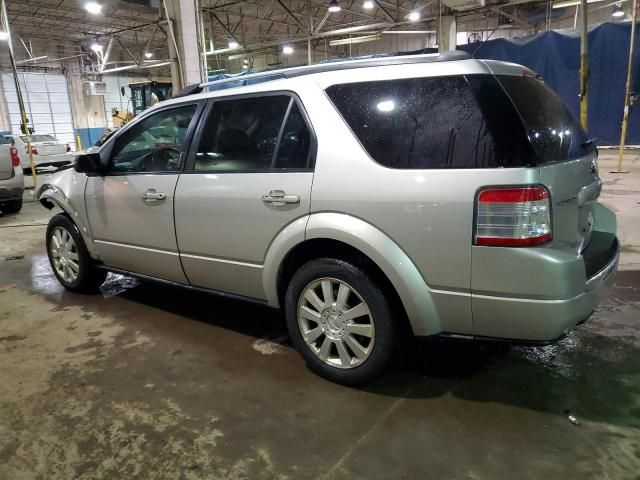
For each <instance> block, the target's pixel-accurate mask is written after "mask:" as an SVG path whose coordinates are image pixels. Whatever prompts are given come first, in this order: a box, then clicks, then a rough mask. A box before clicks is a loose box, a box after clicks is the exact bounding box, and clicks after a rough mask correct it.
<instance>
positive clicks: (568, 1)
mask: <svg viewBox="0 0 640 480" xmlns="http://www.w3.org/2000/svg"><path fill="white" fill-rule="evenodd" d="M598 2H604V0H587V3H598ZM576 5H580V0H564V1H562V2H555V3H554V4H553V5H552V6H551V8H565V7H575V6H576Z"/></svg>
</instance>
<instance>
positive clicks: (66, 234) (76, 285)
mask: <svg viewBox="0 0 640 480" xmlns="http://www.w3.org/2000/svg"><path fill="white" fill-rule="evenodd" d="M69 239H70V240H71V242H69ZM46 246H47V256H48V257H49V263H50V264H51V269H52V270H53V273H54V274H55V276H56V278H57V279H58V281H59V282H60V283H61V284H62V286H63V287H64V288H66V289H67V290H69V291H71V292H76V293H97V292H98V291H99V287H100V285H102V284H103V283H104V280H105V278H106V277H107V272H106V271H104V270H99V269H98V268H96V266H95V263H94V261H93V260H92V258H91V257H90V256H89V252H88V251H87V247H86V245H85V243H84V240H83V239H82V236H81V235H80V232H79V231H78V228H77V227H76V226H75V224H74V223H73V222H72V221H71V220H69V217H67V216H66V215H64V214H61V213H59V214H58V215H54V216H53V217H52V218H51V220H49V225H48V226H47V234H46Z"/></svg>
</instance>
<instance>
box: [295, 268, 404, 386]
mask: <svg viewBox="0 0 640 480" xmlns="http://www.w3.org/2000/svg"><path fill="white" fill-rule="evenodd" d="M285 314H286V320H287V328H288V330H289V335H290V336H291V340H292V342H293V344H294V346H295V347H296V349H297V350H298V351H299V352H300V354H301V355H302V357H303V358H304V359H305V361H306V363H307V366H308V367H309V368H310V369H311V370H312V371H313V372H315V373H317V374H318V375H320V376H321V377H324V378H326V379H328V380H331V381H332V382H336V383H340V384H342V385H350V386H356V385H362V384H365V383H368V382H371V381H372V380H374V379H376V378H377V377H379V376H380V375H382V373H384V371H385V370H386V368H387V366H388V365H389V363H390V361H391V356H392V353H393V350H394V340H395V330H396V329H395V326H394V323H393V319H392V315H391V308H390V306H389V303H388V301H387V299H386V298H385V296H384V294H383V293H382V291H381V290H380V288H379V287H378V285H377V284H376V283H375V282H374V281H373V280H372V279H371V277H370V276H369V275H367V273H366V271H364V270H363V269H361V268H360V267H358V266H356V265H353V264H351V263H349V262H346V261H343V260H338V259H334V258H320V259H316V260H311V261H309V262H307V263H305V264H304V265H303V266H302V267H300V269H299V270H298V271H297V272H296V273H295V274H294V275H293V277H292V279H291V281H290V283H289V286H288V288H287V292H286V294H285Z"/></svg>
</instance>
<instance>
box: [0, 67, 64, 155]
mask: <svg viewBox="0 0 640 480" xmlns="http://www.w3.org/2000/svg"><path fill="white" fill-rule="evenodd" d="M18 79H19V81H20V89H21V90H22V96H23V98H24V102H25V109H26V111H27V118H28V119H29V125H30V126H31V127H33V128H34V129H35V132H36V133H40V134H51V135H53V136H55V137H56V138H58V139H59V140H60V141H61V142H64V143H68V144H69V145H70V146H71V147H72V148H74V147H75V141H74V139H75V135H74V131H73V119H72V116H71V103H70V101H69V91H68V90H67V79H66V78H65V76H64V75H62V74H52V73H19V74H18ZM2 87H3V89H4V95H5V98H6V101H7V108H8V110H9V117H10V120H11V127H12V131H13V133H19V132H20V123H21V120H20V109H19V107H18V97H17V96H16V87H15V84H14V81H13V75H12V74H10V73H2Z"/></svg>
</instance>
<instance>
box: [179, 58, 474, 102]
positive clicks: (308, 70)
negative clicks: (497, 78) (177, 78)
mask: <svg viewBox="0 0 640 480" xmlns="http://www.w3.org/2000/svg"><path fill="white" fill-rule="evenodd" d="M470 58H472V57H471V55H469V54H468V53H467V52H463V51H459V50H456V51H451V52H443V53H428V54H420V55H396V56H392V57H381V58H366V59H362V60H346V61H342V62H331V63H319V64H316V65H304V66H300V67H287V68H282V69H279V70H267V71H264V72H258V73H250V74H248V75H242V76H241V77H233V78H224V79H221V80H214V81H211V82H204V83H201V84H199V85H190V86H188V87H186V88H184V89H183V90H181V91H179V92H178V93H177V94H175V95H174V96H173V98H176V97H184V96H186V95H192V94H195V93H201V92H202V91H203V90H204V89H205V88H207V87H214V88H213V89H217V88H215V87H220V88H232V87H234V86H245V85H254V84H256V83H262V82H270V81H273V80H280V79H284V78H294V77H300V76H303V75H312V74H314V73H322V72H333V71H337V70H351V69H355V68H366V67H379V66H387V65H404V64H412V63H435V62H450V61H454V60H468V59H470ZM234 83H238V85H233V84H234Z"/></svg>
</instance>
